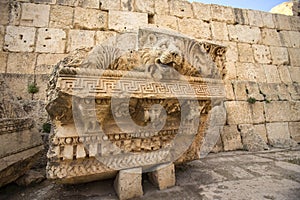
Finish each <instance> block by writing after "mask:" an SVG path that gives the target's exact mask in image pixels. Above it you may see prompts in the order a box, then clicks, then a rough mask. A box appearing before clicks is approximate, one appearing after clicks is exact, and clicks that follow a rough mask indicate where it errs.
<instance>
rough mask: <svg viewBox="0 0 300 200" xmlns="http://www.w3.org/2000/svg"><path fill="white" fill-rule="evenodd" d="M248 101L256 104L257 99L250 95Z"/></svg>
mask: <svg viewBox="0 0 300 200" xmlns="http://www.w3.org/2000/svg"><path fill="white" fill-rule="evenodd" d="M247 101H248V103H251V104H255V102H256V99H255V98H253V97H249V98H248V99H247Z"/></svg>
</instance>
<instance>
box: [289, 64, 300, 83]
mask: <svg viewBox="0 0 300 200" xmlns="http://www.w3.org/2000/svg"><path fill="white" fill-rule="evenodd" d="M289 70H290V75H291V78H292V81H293V82H296V83H300V67H291V68H289Z"/></svg>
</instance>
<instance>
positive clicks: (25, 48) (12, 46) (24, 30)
mask: <svg viewBox="0 0 300 200" xmlns="http://www.w3.org/2000/svg"><path fill="white" fill-rule="evenodd" d="M35 30H36V29H35V28H32V27H22V26H7V28H6V35H5V41H4V42H5V43H4V49H6V50H9V51H15V52H32V51H33V49H34V41H35Z"/></svg>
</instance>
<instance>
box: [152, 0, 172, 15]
mask: <svg viewBox="0 0 300 200" xmlns="http://www.w3.org/2000/svg"><path fill="white" fill-rule="evenodd" d="M154 10H155V14H159V15H169V14H170V7H169V0H155V2H154Z"/></svg>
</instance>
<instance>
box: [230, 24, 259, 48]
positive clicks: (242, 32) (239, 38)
mask: <svg viewBox="0 0 300 200" xmlns="http://www.w3.org/2000/svg"><path fill="white" fill-rule="evenodd" d="M227 27H228V32H229V39H230V40H231V41H236V42H245V43H251V44H253V43H259V42H260V41H261V32H260V29H259V28H258V27H251V26H243V25H228V26H227Z"/></svg>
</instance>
